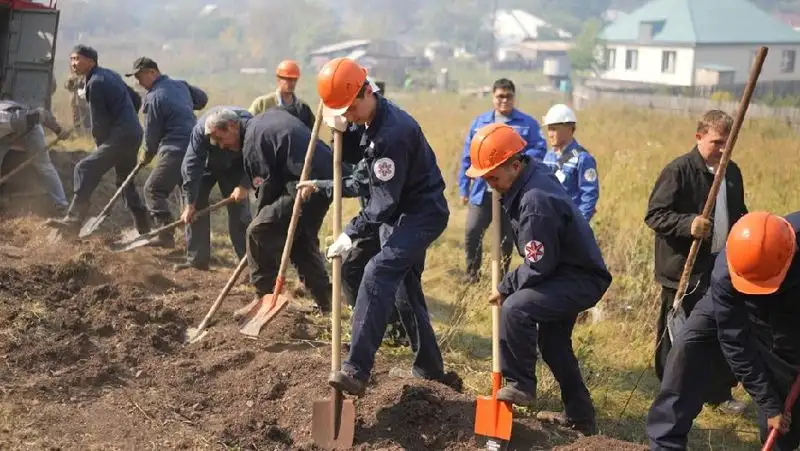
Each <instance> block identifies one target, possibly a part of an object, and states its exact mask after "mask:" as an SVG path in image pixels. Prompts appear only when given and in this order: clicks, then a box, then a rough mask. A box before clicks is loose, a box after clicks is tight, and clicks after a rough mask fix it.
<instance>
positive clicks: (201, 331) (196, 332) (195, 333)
mask: <svg viewBox="0 0 800 451" xmlns="http://www.w3.org/2000/svg"><path fill="white" fill-rule="evenodd" d="M246 266H247V257H245V258H243V259H242V260H241V261H240V262H239V264H238V265H237V266H236V269H235V270H234V271H233V274H231V277H230V279H228V283H226V284H225V287H224V288H223V289H222V291H221V292H220V293H219V296H217V299H216V300H215V301H214V304H213V305H212V306H211V308H210V309H209V310H208V313H206V316H205V317H204V318H203V320H202V321H200V324H199V325H198V326H197V327H190V328H188V329H186V337H185V341H186V343H197V342H198V341H200V340H202V339H203V337H205V336H206V335H207V334H208V331H207V330H206V327H208V322H209V321H211V317H213V316H214V314H215V313H217V309H219V306H220V305H222V301H223V299H225V297H226V296H228V293H230V292H231V289H232V288H233V285H235V284H236V281H237V280H239V275H241V274H242V271H243V270H244V268H245V267H246Z"/></svg>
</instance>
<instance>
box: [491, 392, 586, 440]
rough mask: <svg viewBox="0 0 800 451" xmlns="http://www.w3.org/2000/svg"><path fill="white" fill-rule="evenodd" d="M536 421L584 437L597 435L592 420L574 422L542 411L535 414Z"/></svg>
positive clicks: (559, 415)
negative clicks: (575, 432)
mask: <svg viewBox="0 0 800 451" xmlns="http://www.w3.org/2000/svg"><path fill="white" fill-rule="evenodd" d="M497 398H498V399H499V398H500V392H497ZM536 419H537V420H539V421H541V422H542V423H550V424H554V425H556V426H559V427H563V428H567V429H572V430H575V431H578V432H580V433H581V434H583V435H585V436H590V435H595V434H597V423H595V421H594V420H589V421H581V422H576V421H572V420H570V419H569V418H567V415H566V414H564V413H563V412H549V411H546V410H543V411H541V412H538V413H537V414H536Z"/></svg>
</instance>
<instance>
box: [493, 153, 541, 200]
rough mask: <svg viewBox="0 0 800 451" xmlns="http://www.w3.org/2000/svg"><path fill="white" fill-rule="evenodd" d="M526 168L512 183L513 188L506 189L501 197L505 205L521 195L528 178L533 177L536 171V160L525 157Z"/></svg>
mask: <svg viewBox="0 0 800 451" xmlns="http://www.w3.org/2000/svg"><path fill="white" fill-rule="evenodd" d="M524 160H525V169H523V170H522V172H521V173H520V174H519V176H518V177H517V179H516V180H514V183H512V184H511V188H509V190H508V191H506V193H505V194H503V195H502V197H501V202H502V204H503V205H511V204H512V203H513V202H514V200H515V199H516V198H517V196H519V193H520V191H522V187H523V186H525V185H527V183H528V180H530V179H531V177H533V175H534V173H535V172H536V168H535V167H534V166H535V165H536V162H535V161H533V160H531V159H530V158H529V157H525V158H524Z"/></svg>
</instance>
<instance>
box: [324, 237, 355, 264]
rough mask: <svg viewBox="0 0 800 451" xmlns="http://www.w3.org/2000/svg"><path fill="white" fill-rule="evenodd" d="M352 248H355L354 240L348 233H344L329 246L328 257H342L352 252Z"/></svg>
mask: <svg viewBox="0 0 800 451" xmlns="http://www.w3.org/2000/svg"><path fill="white" fill-rule="evenodd" d="M351 249H353V240H351V239H350V237H349V236H347V234H346V233H343V234H341V235H339V238H336V241H334V242H333V244H331V246H330V247H329V248H328V253H327V255H326V257H328V259H332V258H336V257H341V256H342V255H343V254H346V253H348V252H350V250H351Z"/></svg>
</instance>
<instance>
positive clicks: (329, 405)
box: [311, 392, 356, 449]
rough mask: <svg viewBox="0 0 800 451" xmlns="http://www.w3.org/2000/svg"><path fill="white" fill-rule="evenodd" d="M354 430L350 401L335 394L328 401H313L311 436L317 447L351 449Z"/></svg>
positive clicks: (354, 423)
mask: <svg viewBox="0 0 800 451" xmlns="http://www.w3.org/2000/svg"><path fill="white" fill-rule="evenodd" d="M355 430H356V407H355V405H354V404H353V400H352V399H346V398H345V397H344V396H343V395H342V394H341V393H340V392H335V393H333V394H332V396H331V398H330V399H322V400H317V401H314V409H313V411H312V414H311V435H312V436H313V438H314V443H315V444H316V445H317V446H319V447H320V448H323V449H349V448H352V447H353V440H354V439H355V434H356V432H355Z"/></svg>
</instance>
